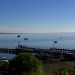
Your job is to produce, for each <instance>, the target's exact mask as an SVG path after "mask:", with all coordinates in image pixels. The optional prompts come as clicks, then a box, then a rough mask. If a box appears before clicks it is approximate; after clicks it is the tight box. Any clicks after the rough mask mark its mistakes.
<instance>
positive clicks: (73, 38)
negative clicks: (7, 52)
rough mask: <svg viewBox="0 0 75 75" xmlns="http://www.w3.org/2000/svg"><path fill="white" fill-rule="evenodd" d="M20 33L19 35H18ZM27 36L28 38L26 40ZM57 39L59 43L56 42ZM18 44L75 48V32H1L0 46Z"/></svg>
mask: <svg viewBox="0 0 75 75" xmlns="http://www.w3.org/2000/svg"><path fill="white" fill-rule="evenodd" d="M18 35H19V37H18ZM25 38H27V40H25ZM54 41H57V43H54ZM18 44H21V45H25V46H29V47H36V48H45V49H49V48H53V47H55V48H64V49H75V33H74V32H65V33H5V34H4V33H3V34H2V33H1V34H0V48H16V47H17V46H18Z"/></svg>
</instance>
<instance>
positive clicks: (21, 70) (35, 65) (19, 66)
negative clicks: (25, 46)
mask: <svg viewBox="0 0 75 75" xmlns="http://www.w3.org/2000/svg"><path fill="white" fill-rule="evenodd" d="M9 65H10V70H11V73H12V75H18V74H19V75H29V74H30V75H31V74H32V75H33V73H34V74H36V75H37V74H38V75H42V74H43V64H42V61H40V60H38V59H37V58H35V57H34V56H33V55H32V54H30V53H20V54H19V55H17V56H16V57H15V58H14V59H13V60H11V61H10V62H9Z"/></svg>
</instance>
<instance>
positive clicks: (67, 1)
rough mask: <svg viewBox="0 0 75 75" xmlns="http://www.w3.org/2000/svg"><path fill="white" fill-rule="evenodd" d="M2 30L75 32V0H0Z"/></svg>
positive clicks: (0, 26)
mask: <svg viewBox="0 0 75 75" xmlns="http://www.w3.org/2000/svg"><path fill="white" fill-rule="evenodd" d="M0 32H7V33H8V32H15V33H16V32H23V33H52V32H75V0H0Z"/></svg>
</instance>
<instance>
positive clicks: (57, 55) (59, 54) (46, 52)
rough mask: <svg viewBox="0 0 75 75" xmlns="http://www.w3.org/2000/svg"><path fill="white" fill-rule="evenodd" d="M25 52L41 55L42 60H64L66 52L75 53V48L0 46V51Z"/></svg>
mask: <svg viewBox="0 0 75 75" xmlns="http://www.w3.org/2000/svg"><path fill="white" fill-rule="evenodd" d="M23 52H28V53H36V56H37V57H40V58H41V59H42V60H47V59H48V61H60V60H63V59H64V58H63V54H64V53H72V54H75V50H67V49H59V48H58V49H56V48H50V49H42V48H33V47H27V46H23V45H19V47H17V48H14V49H8V48H0V53H11V54H18V53H23Z"/></svg>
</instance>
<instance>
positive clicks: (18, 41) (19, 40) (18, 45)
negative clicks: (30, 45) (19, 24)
mask: <svg viewBox="0 0 75 75" xmlns="http://www.w3.org/2000/svg"><path fill="white" fill-rule="evenodd" d="M17 38H18V48H19V44H20V40H19V38H20V35H18V36H17Z"/></svg>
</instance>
